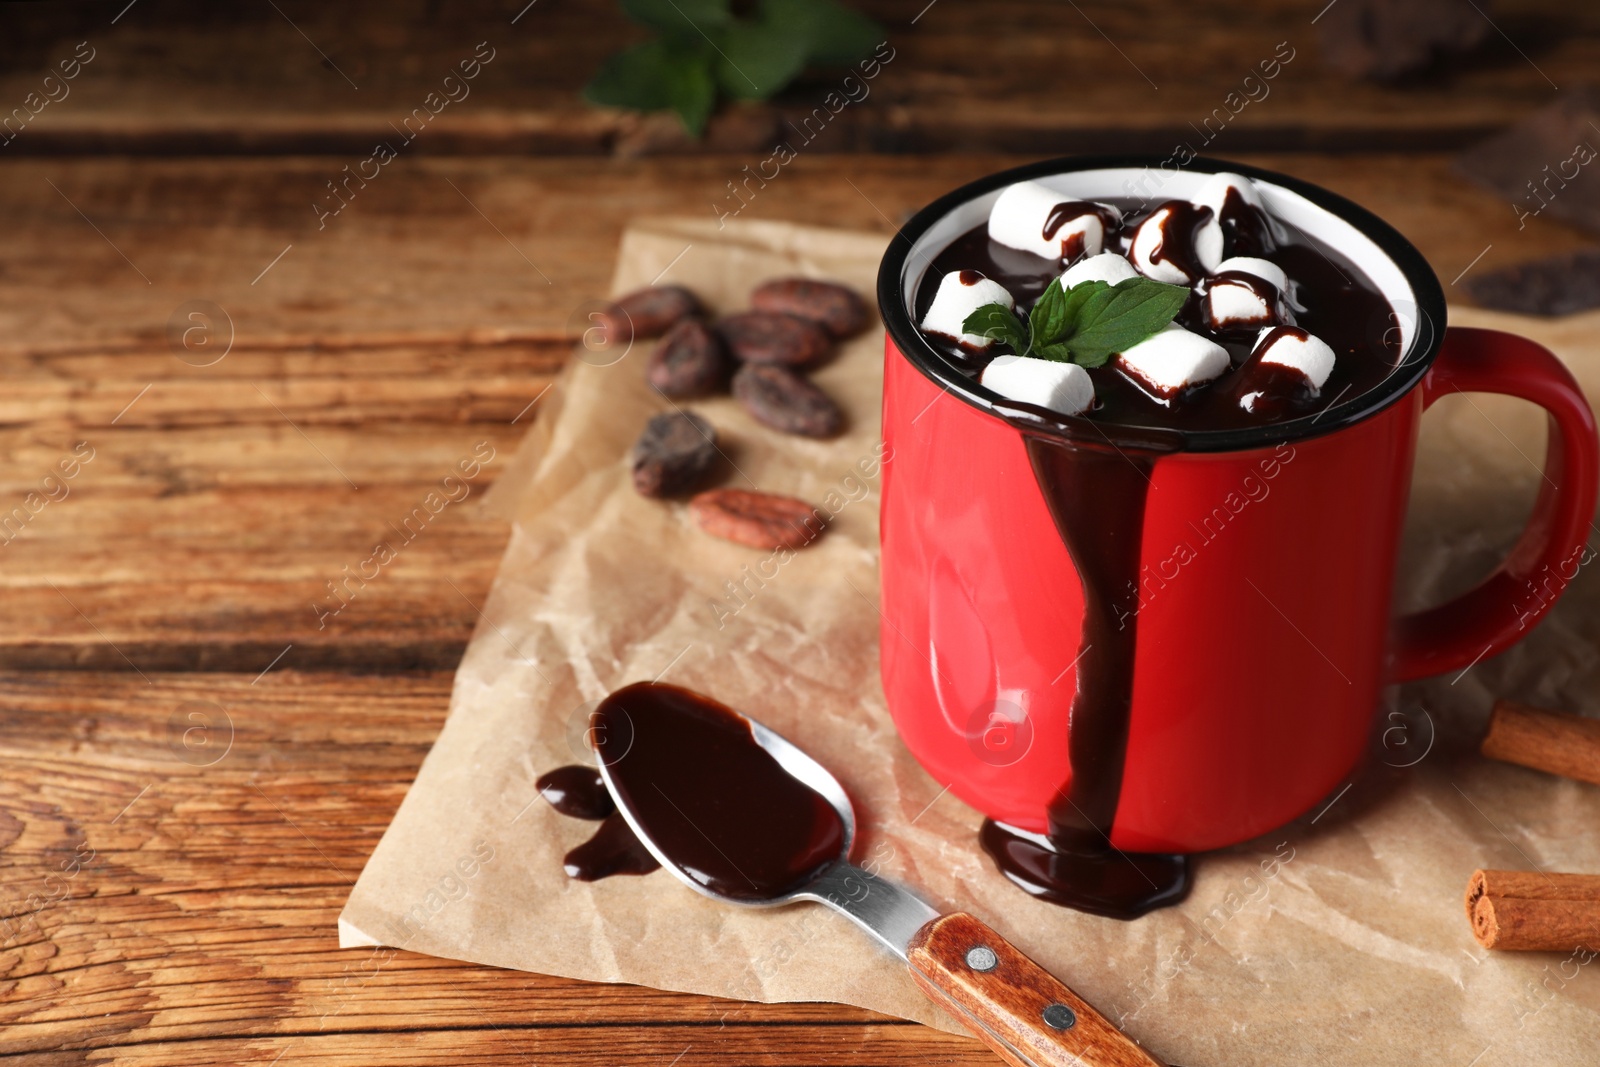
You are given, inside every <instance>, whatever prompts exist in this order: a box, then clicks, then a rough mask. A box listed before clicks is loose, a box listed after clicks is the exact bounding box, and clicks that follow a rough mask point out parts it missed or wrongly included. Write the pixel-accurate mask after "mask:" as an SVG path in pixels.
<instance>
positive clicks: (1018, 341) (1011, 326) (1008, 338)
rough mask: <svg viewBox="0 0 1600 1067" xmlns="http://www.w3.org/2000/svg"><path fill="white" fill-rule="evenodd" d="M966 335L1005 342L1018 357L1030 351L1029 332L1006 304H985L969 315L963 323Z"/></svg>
mask: <svg viewBox="0 0 1600 1067" xmlns="http://www.w3.org/2000/svg"><path fill="white" fill-rule="evenodd" d="M961 329H962V331H963V332H964V333H971V334H977V335H978V336H979V337H987V338H989V340H991V341H1003V342H1004V343H1006V344H1008V345H1010V346H1011V350H1012V351H1013V352H1015V353H1017V355H1019V356H1020V355H1026V354H1027V351H1028V331H1027V330H1025V329H1023V326H1022V322H1021V320H1019V319H1018V318H1017V315H1016V312H1014V311H1012V310H1011V309H1010V308H1008V307H1006V306H1005V305H1004V304H985V305H983V306H982V307H981V308H979V309H978V310H977V311H974V312H973V313H972V314H970V315H968V316H967V317H966V319H965V320H964V321H963V322H962V323H961Z"/></svg>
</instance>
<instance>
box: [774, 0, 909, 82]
mask: <svg viewBox="0 0 1600 1067" xmlns="http://www.w3.org/2000/svg"><path fill="white" fill-rule="evenodd" d="M761 15H762V20H763V21H764V22H766V24H767V25H769V26H773V27H775V28H778V29H781V30H782V31H784V32H786V33H791V34H793V35H795V36H796V37H799V38H802V39H803V40H804V41H805V42H806V57H807V62H808V63H815V64H819V65H821V66H844V65H846V64H849V63H854V62H855V61H856V60H858V59H865V58H866V57H867V56H869V55H871V54H872V50H873V48H874V47H876V46H877V45H878V44H879V43H880V42H881V41H883V40H884V39H885V37H886V36H887V34H886V32H885V31H884V28H883V27H882V26H881V25H879V24H878V23H877V22H874V21H873V20H872V19H869V18H867V16H865V15H863V14H861V13H860V12H857V11H852V10H850V9H849V8H848V7H845V6H844V5H843V4H840V3H837V2H836V0H762V3H761Z"/></svg>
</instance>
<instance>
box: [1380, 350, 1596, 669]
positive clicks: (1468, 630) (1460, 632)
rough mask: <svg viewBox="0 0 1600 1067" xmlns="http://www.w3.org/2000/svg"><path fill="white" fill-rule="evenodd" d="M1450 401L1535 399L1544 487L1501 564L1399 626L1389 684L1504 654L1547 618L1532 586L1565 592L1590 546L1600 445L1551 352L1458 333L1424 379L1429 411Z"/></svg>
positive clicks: (1590, 417) (1548, 601)
mask: <svg viewBox="0 0 1600 1067" xmlns="http://www.w3.org/2000/svg"><path fill="white" fill-rule="evenodd" d="M1450 393H1503V394H1505V395H1506V396H1514V397H1518V398H1520V399H1523V400H1531V401H1533V402H1534V403H1535V404H1538V405H1539V406H1540V407H1542V408H1544V409H1545V411H1546V412H1547V413H1548V414H1549V423H1550V437H1549V444H1548V446H1547V447H1546V449H1545V459H1544V471H1543V477H1544V481H1543V484H1541V485H1540V487H1539V498H1538V500H1537V501H1536V502H1535V503H1534V506H1533V514H1532V516H1531V517H1530V518H1529V519H1528V525H1527V526H1526V527H1525V528H1524V529H1523V531H1522V536H1521V537H1519V538H1517V543H1516V544H1515V545H1513V546H1512V548H1511V552H1510V554H1509V555H1507V556H1506V558H1505V560H1504V561H1503V562H1502V563H1501V564H1500V566H1499V567H1497V568H1496V569H1495V570H1494V573H1492V574H1490V575H1489V577H1487V578H1485V579H1484V580H1483V581H1482V582H1480V583H1479V584H1478V585H1476V586H1475V587H1473V588H1472V589H1471V590H1469V591H1468V592H1466V593H1464V594H1462V595H1461V596H1458V597H1456V598H1455V599H1454V600H1450V601H1447V602H1445V603H1443V604H1440V605H1439V606H1438V607H1433V608H1428V609H1427V610H1425V611H1419V612H1416V613H1414V614H1411V615H1406V616H1403V617H1402V618H1400V619H1397V620H1396V622H1395V630H1394V652H1393V658H1392V661H1391V666H1390V677H1391V680H1393V681H1396V682H1408V681H1411V680H1413V679H1416V678H1426V677H1428V676H1430V675H1434V674H1442V673H1444V672H1445V671H1452V670H1455V669H1457V668H1459V667H1465V666H1468V665H1470V664H1473V663H1476V662H1477V661H1478V660H1480V659H1483V658H1484V657H1485V656H1491V655H1494V654H1495V653H1497V652H1501V651H1504V650H1505V649H1506V648H1509V647H1510V646H1511V645H1512V644H1514V643H1516V641H1517V640H1518V639H1519V638H1520V637H1522V636H1523V635H1524V634H1526V633H1527V627H1528V626H1529V625H1531V624H1532V623H1534V622H1537V621H1538V620H1539V619H1540V618H1541V617H1543V615H1544V613H1545V612H1547V611H1549V610H1550V607H1551V605H1552V604H1553V603H1554V601H1555V598H1554V597H1549V598H1546V597H1542V596H1541V597H1533V598H1531V599H1533V601H1534V604H1533V605H1532V607H1531V608H1529V609H1528V610H1525V611H1521V612H1519V611H1518V609H1517V607H1516V602H1517V601H1518V600H1520V599H1523V598H1525V597H1527V595H1528V591H1529V590H1530V589H1531V588H1533V581H1534V580H1535V579H1537V578H1538V576H1539V575H1541V574H1542V573H1544V572H1546V571H1554V572H1555V573H1556V574H1557V576H1558V580H1559V581H1560V582H1561V583H1562V586H1561V587H1562V588H1564V586H1565V583H1566V581H1567V580H1569V579H1570V578H1571V577H1572V575H1571V574H1566V573H1564V572H1563V571H1562V569H1561V568H1563V567H1570V566H1571V565H1572V564H1573V562H1574V560H1575V557H1576V556H1577V554H1578V553H1579V552H1580V551H1581V550H1582V549H1583V548H1584V547H1585V546H1586V545H1587V543H1588V534H1589V530H1590V528H1591V526H1590V520H1591V518H1592V517H1593V515H1594V507H1595V494H1596V489H1597V480H1600V441H1597V440H1596V436H1595V418H1594V412H1593V411H1591V410H1590V409H1589V404H1588V401H1586V400H1585V399H1584V396H1583V390H1582V389H1581V388H1579V386H1578V383H1577V380H1576V379H1574V378H1573V377H1572V373H1571V372H1570V371H1568V370H1567V368H1566V366H1565V365H1564V364H1563V363H1562V362H1561V360H1559V359H1557V358H1556V356H1555V355H1554V353H1552V352H1551V351H1550V350H1549V349H1547V348H1545V347H1544V346H1542V345H1538V344H1535V343H1534V342H1532V341H1529V340H1528V339H1527V338H1524V337H1517V336H1515V335H1514V334H1509V333H1501V332H1500V331H1499V330H1479V329H1469V328H1465V327H1460V326H1452V327H1450V328H1449V329H1448V330H1446V331H1445V336H1444V346H1443V347H1442V348H1441V349H1440V352H1439V357H1438V359H1437V360H1435V361H1434V364H1433V367H1432V368H1431V369H1430V370H1429V371H1428V374H1427V376H1426V377H1425V378H1423V380H1422V403H1423V407H1424V408H1426V407H1428V406H1430V405H1431V404H1433V402H1434V401H1435V400H1438V399H1439V398H1440V397H1441V396H1447V395H1449V394H1450Z"/></svg>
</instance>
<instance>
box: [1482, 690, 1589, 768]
mask: <svg viewBox="0 0 1600 1067" xmlns="http://www.w3.org/2000/svg"><path fill="white" fill-rule="evenodd" d="M1479 750H1480V751H1481V752H1482V753H1483V754H1484V755H1485V756H1488V757H1489V758H1490V759H1497V760H1502V761H1504V762H1506V763H1515V764H1518V765H1520V766H1523V767H1532V768H1533V769H1534V770H1536V771H1544V772H1545V773H1546V774H1559V775H1561V776H1562V777H1564V778H1576V779H1577V780H1578V781H1580V782H1591V783H1593V784H1595V785H1600V719H1592V718H1588V717H1587V716H1583V715H1574V714H1572V713H1571V712H1564V711H1545V710H1543V709H1540V708H1530V707H1528V706H1527V705H1525V704H1518V703H1515V702H1514V701H1510V700H1499V701H1496V702H1495V705H1494V711H1493V712H1491V713H1490V715H1489V731H1488V733H1486V734H1485V735H1484V737H1483V742H1482V744H1481V745H1480V746H1479Z"/></svg>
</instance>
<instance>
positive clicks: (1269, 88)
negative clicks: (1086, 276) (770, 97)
mask: <svg viewBox="0 0 1600 1067" xmlns="http://www.w3.org/2000/svg"><path fill="white" fill-rule="evenodd" d="M124 6H125V5H124V4H123V3H119V2H116V0H102V2H98V3H84V4H76V5H71V6H70V7H68V8H66V9H65V10H63V9H62V8H61V7H60V6H59V5H54V6H52V7H50V8H49V9H36V8H34V7H33V6H32V5H18V4H13V5H6V7H5V10H4V12H3V14H0V17H3V19H4V26H5V31H6V32H5V33H3V34H0V41H3V42H4V44H3V45H0V68H3V69H4V70H6V71H7V74H6V75H5V76H3V77H0V100H5V101H15V102H16V103H17V104H20V103H21V102H22V101H23V100H24V99H25V98H26V96H27V94H28V93H30V92H36V91H38V90H39V88H40V85H41V81H42V78H43V77H44V75H45V74H46V73H48V72H49V71H50V70H51V69H53V68H54V67H55V65H56V64H58V63H59V62H60V61H61V60H62V59H64V58H67V57H69V56H71V55H72V54H73V51H74V49H75V47H76V46H77V44H78V43H79V42H80V41H87V42H89V46H90V47H92V48H93V49H95V58H94V59H93V60H92V61H91V62H90V63H89V65H88V66H87V67H85V68H83V71H82V73H81V74H80V75H79V77H78V78H77V79H76V80H75V81H73V82H72V83H71V88H70V95H68V96H67V97H66V98H65V99H63V100H61V101H60V103H58V104H50V105H47V106H46V107H45V108H44V109H43V110H42V111H41V112H40V113H39V114H38V115H37V116H36V117H34V118H33V119H32V120H31V121H30V122H29V123H28V124H27V125H26V127H25V128H23V129H22V130H21V132H20V133H19V134H18V135H17V136H16V137H15V139H14V141H13V142H11V143H10V144H8V145H7V146H6V149H5V150H6V151H7V152H9V153H10V154H12V155H20V154H27V153H33V154H62V153H85V152H90V153H94V152H99V153H104V152H113V153H139V152H145V153H165V154H174V153H177V154H215V153H226V152H237V153H251V154H260V153H290V154H303V153H307V152H321V153H328V154H333V155H337V156H348V157H350V159H349V161H350V162H352V163H354V162H355V161H356V160H358V159H361V158H365V156H366V155H367V154H368V153H370V152H371V150H372V146H373V145H374V144H375V143H376V142H377V141H379V140H388V141H390V142H393V143H398V135H397V134H396V133H395V126H394V124H397V123H399V122H400V121H401V120H402V119H403V118H405V117H406V116H407V115H410V114H411V113H412V111H413V109H415V108H418V107H421V106H423V104H424V99H425V97H426V95H427V94H428V93H429V92H436V91H439V90H440V89H441V88H442V87H443V79H444V77H445V76H446V75H447V74H449V73H451V72H452V71H455V70H456V69H457V65H458V64H459V62H460V61H461V60H462V59H464V58H467V57H470V56H471V55H472V54H473V53H474V51H475V50H476V49H477V46H478V44H479V42H486V43H487V44H486V47H487V48H488V49H492V50H493V55H494V58H493V60H492V61H491V62H490V63H489V64H488V65H487V66H485V67H483V68H482V70H481V73H480V74H479V76H478V77H477V78H476V79H474V80H473V81H472V82H471V83H470V86H469V89H470V92H469V95H467V96H466V97H465V98H463V99H461V100H460V102H459V103H453V104H450V105H448V106H447V107H446V108H445V109H444V110H443V111H441V112H440V113H439V116H438V118H437V119H435V120H432V121H430V122H429V124H428V125H427V127H426V128H425V129H424V130H423V132H422V133H420V134H419V135H418V136H417V138H416V139H415V141H413V142H411V144H410V145H409V146H408V147H406V148H405V149H404V150H405V151H407V152H415V153H515V154H528V153H537V154H552V153H606V152H639V151H666V152H682V151H686V150H697V149H699V150H703V149H705V148H710V149H713V150H720V151H728V150H738V151H749V152H755V151H758V150H763V149H764V150H768V151H770V149H771V145H772V143H773V142H774V141H775V140H776V138H777V137H780V136H790V134H788V133H787V132H786V123H788V122H793V123H795V124H796V126H799V125H800V124H801V122H802V120H803V119H804V118H805V116H807V115H810V114H811V113H812V111H813V109H814V108H816V107H818V106H819V105H821V104H822V103H823V101H824V100H825V98H826V97H827V94H828V93H829V92H830V91H835V90H838V89H839V88H840V87H841V86H842V84H843V72H842V71H832V72H826V71H818V72H813V73H810V74H808V75H806V76H805V77H804V78H802V79H801V80H800V81H799V82H797V83H796V84H795V85H793V86H792V87H791V88H790V89H789V90H787V91H786V92H785V93H784V94H782V95H781V96H780V97H779V98H778V99H777V100H776V101H775V102H774V105H773V106H771V107H765V106H757V107H754V108H745V109H742V110H735V111H733V112H729V113H727V114H725V115H724V116H723V117H722V118H721V119H719V121H718V122H717V123H715V124H714V125H713V129H712V133H711V135H710V136H709V137H708V138H707V141H706V143H705V144H704V145H701V146H696V145H692V144H690V143H688V142H687V140H686V138H684V137H683V135H682V134H681V132H679V131H677V130H676V128H675V120H673V119H670V117H664V118H665V121H655V120H647V121H642V122H641V121H640V120H639V119H637V118H636V117H634V116H630V115H625V114H621V113H617V112H612V111H603V110H598V109H594V108H590V107H588V106H587V105H585V104H583V103H582V102H581V100H580V99H579V92H580V90H581V88H582V86H583V85H584V84H585V82H586V81H587V80H588V78H589V77H590V75H591V74H592V73H593V72H594V71H595V70H596V69H597V68H598V66H599V65H600V63H601V62H602V60H603V59H604V58H605V57H606V56H608V55H609V54H611V53H612V52H614V51H617V50H618V49H620V48H621V47H622V46H623V45H624V44H627V43H630V42H632V41H636V40H639V39H641V37H642V31H640V30H639V29H638V28H637V27H634V26H632V25H630V24H629V23H628V22H627V21H626V20H625V19H624V18H623V17H622V15H621V13H620V12H619V10H618V9H617V7H616V5H614V4H612V3H609V2H606V0H569V2H566V3H561V4H539V5H535V6H532V7H528V5H526V4H525V3H524V2H518V0H510V2H507V3H504V4H496V5H493V6H488V5H473V6H470V7H467V6H464V5H443V4H438V3H430V2H426V0H409V2H406V3H388V4H384V3H379V2H377V0H366V2H365V3H360V4H355V5H340V6H339V7H338V8H337V9H333V8H324V7H320V6H319V5H315V4H312V3H310V2H308V0H295V2H290V0H284V2H282V3H280V4H277V5H276V10H275V9H274V7H273V6H269V5H260V6H255V5H244V6H241V7H225V8H217V7H215V6H213V5H196V4H193V3H183V2H180V0H142V2H141V3H139V4H138V6H137V7H136V8H135V9H134V10H131V11H129V12H127V13H126V14H125V15H124V16H122V17H121V18H119V19H117V22H116V24H115V25H112V21H111V20H112V18H113V17H114V16H116V15H117V14H118V12H119V11H120V10H121V9H122V8H123V7H124ZM858 6H859V7H861V8H862V9H863V10H866V11H868V12H870V13H872V14H873V15H875V16H876V17H877V18H878V19H879V20H880V21H881V22H882V23H883V24H884V26H885V27H886V32H887V37H888V41H889V43H890V45H891V47H892V48H893V49H894V50H895V53H894V59H893V60H892V61H891V62H890V64H889V65H888V67H886V68H885V69H884V70H883V71H882V72H881V73H880V74H879V76H878V77H877V78H876V79H874V81H873V82H872V83H871V85H870V87H869V89H870V92H869V93H868V95H866V96H865V97H862V96H861V90H860V89H856V90H853V91H854V94H855V95H856V96H857V98H858V99H859V101H860V102H859V103H853V104H851V105H849V106H847V107H844V108H843V110H842V111H841V112H840V113H839V115H838V116H837V118H830V120H829V121H828V122H827V123H826V126H827V131H828V132H827V133H826V134H825V135H822V136H818V137H816V139H815V141H814V142H812V143H811V144H809V145H808V149H814V150H816V151H822V152H841V151H862V150H875V151H912V152H930V151H948V150H964V151H1014V152H1030V153H1053V152H1066V151H1134V150H1138V151H1161V152H1166V151H1170V150H1171V148H1172V147H1173V145H1174V144H1175V143H1176V142H1177V141H1178V140H1179V139H1193V138H1194V137H1195V136H1196V134H1195V133H1194V132H1193V129H1192V128H1191V124H1194V126H1196V127H1201V126H1203V123H1204V120H1205V119H1206V118H1207V117H1208V116H1211V115H1212V114H1213V111H1214V109H1217V108H1229V110H1228V111H1225V112H1224V120H1225V124H1226V126H1227V127H1228V130H1227V133H1226V142H1227V145H1226V147H1225V148H1222V149H1221V150H1225V151H1234V152H1240V151H1263V150H1306V149H1316V150H1342V151H1349V150H1366V151H1372V150H1380V149H1385V150H1396V151H1434V150H1441V149H1446V148H1454V147H1460V146H1463V145H1465V144H1467V143H1469V142H1471V141H1472V140H1474V139H1476V138H1479V137H1481V136H1483V135H1484V134H1485V133H1487V132H1488V131H1490V130H1493V129H1496V128H1498V127H1501V126H1504V125H1505V124H1507V123H1508V122H1510V121H1513V120H1514V119H1515V118H1516V117H1518V116H1520V115H1521V114H1524V113H1526V112H1527V111H1529V110H1531V109H1532V108H1534V107H1536V106H1538V105H1540V104H1543V103H1546V102H1548V101H1549V100H1550V99H1551V97H1552V96H1553V94H1554V92H1555V89H1554V88H1553V86H1556V85H1560V86H1568V85H1572V84H1576V83H1579V82H1582V81H1583V80H1585V79H1586V78H1587V77H1588V76H1589V75H1590V73H1591V72H1592V71H1593V70H1594V69H1596V67H1597V66H1600V20H1597V19H1596V17H1595V13H1594V12H1593V11H1592V10H1588V9H1579V8H1577V7H1575V6H1574V5H1571V4H1567V3H1563V2H1562V0H1500V2H1499V3H1497V4H1496V5H1495V6H1494V9H1493V11H1492V12H1491V14H1492V16H1493V19H1494V25H1495V26H1496V27H1497V29H1498V30H1499V31H1502V32H1503V35H1502V32H1494V33H1491V34H1490V35H1489V40H1488V42H1487V43H1486V44H1485V46H1484V47H1483V48H1482V49H1481V50H1480V51H1479V52H1478V53H1476V54H1475V55H1473V56H1471V57H1469V58H1465V59H1462V60H1459V61H1457V62H1454V63H1451V64H1447V65H1446V67H1445V69H1444V70H1443V72H1442V73H1441V74H1439V75H1438V76H1436V77H1433V78H1431V79H1425V80H1420V81H1413V82H1411V83H1408V84H1406V85H1404V86H1400V87H1385V86H1377V85H1371V84H1364V83H1356V84H1352V83H1350V82H1348V81H1346V80H1344V79H1342V78H1340V77H1338V76H1337V75H1336V74H1334V73H1333V72H1332V71H1330V70H1329V69H1327V68H1326V67H1324V66H1323V65H1322V63H1321V62H1320V60H1319V58H1318V52H1319V46H1318V44H1317V34H1318V27H1317V26H1315V25H1313V22H1314V20H1315V18H1316V16H1317V15H1318V13H1319V11H1320V9H1321V7H1322V6H1324V5H1321V4H1316V3H1306V2H1305V0H1226V2H1223V3H1213V4H1207V5H1204V6H1199V5H1182V4H1172V3H1165V2H1161V0H1137V2H1128V3H1121V4H1095V5H1077V6H1075V5H1071V4H1045V3H1037V2H1026V0H1003V2H999V3H988V4H982V5H973V4H949V3H942V4H937V5H928V4H926V2H925V0H862V2H861V3H859V5H858ZM518 16H520V17H518ZM1486 17H1487V16H1486ZM513 18H515V19H516V21H515V22H513ZM979 42H981V45H980V44H979ZM1280 45H1282V46H1283V48H1282V49H1280ZM1280 52H1281V54H1282V55H1292V56H1293V59H1292V60H1291V61H1290V62H1289V64H1288V65H1287V66H1286V67H1284V68H1283V70H1282V71H1281V73H1279V75H1278V76H1277V77H1276V78H1274V79H1273V80H1272V81H1271V82H1270V83H1268V84H1267V85H1266V87H1265V90H1263V89H1262V88H1259V87H1256V88H1251V87H1249V86H1245V84H1244V79H1245V77H1246V76H1248V75H1250V74H1251V73H1252V72H1259V65H1260V64H1261V63H1262V62H1264V61H1268V60H1271V59H1272V58H1273V56H1274V55H1275V53H1280ZM485 54H487V53H485ZM1257 84H1259V83H1257ZM1246 89H1249V91H1251V92H1253V93H1255V94H1256V96H1257V99H1256V100H1255V101H1254V102H1252V103H1249V104H1248V105H1243V106H1241V105H1238V104H1232V105H1230V104H1229V103H1228V94H1229V93H1230V92H1234V93H1240V94H1241V96H1242V95H1243V93H1244V91H1245V90H1246ZM58 92H59V90H58ZM459 92H460V90H457V94H458V95H459ZM1263 94H1264V95H1263ZM1235 110H1236V111H1237V114H1236V115H1235V114H1234V113H1233V112H1234V111H1235ZM335 169H337V168H335Z"/></svg>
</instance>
